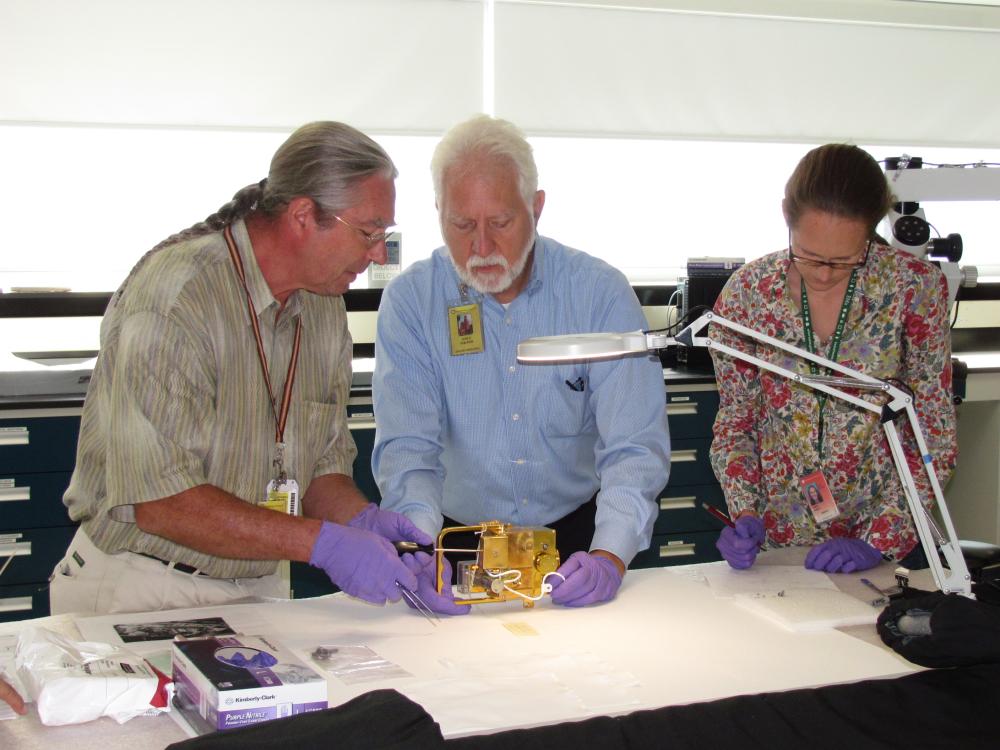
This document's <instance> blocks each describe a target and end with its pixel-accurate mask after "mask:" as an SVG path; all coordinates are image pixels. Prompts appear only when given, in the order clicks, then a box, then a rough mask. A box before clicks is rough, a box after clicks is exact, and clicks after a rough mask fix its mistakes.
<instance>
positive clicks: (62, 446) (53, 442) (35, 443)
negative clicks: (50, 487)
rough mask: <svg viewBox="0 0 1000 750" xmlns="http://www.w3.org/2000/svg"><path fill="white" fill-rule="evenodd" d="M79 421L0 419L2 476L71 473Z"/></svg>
mask: <svg viewBox="0 0 1000 750" xmlns="http://www.w3.org/2000/svg"><path fill="white" fill-rule="evenodd" d="M79 433H80V418H79V417H32V418H29V419H0V472H14V471H16V472H35V471H72V470H73V465H74V464H75V463H76V439H77V436H78V435H79Z"/></svg>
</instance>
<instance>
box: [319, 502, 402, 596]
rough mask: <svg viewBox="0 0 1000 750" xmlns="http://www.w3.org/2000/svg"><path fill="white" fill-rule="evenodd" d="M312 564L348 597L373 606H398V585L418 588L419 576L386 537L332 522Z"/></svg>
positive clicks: (321, 533)
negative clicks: (401, 559) (410, 568)
mask: <svg viewBox="0 0 1000 750" xmlns="http://www.w3.org/2000/svg"><path fill="white" fill-rule="evenodd" d="M309 564H310V565H312V566H313V567H314V568H320V569H322V570H323V571H324V572H325V573H326V574H327V575H328V576H330V580H331V581H333V582H334V583H335V584H337V586H339V587H340V588H341V589H342V590H343V591H344V593H346V594H350V595H351V596H356V597H358V598H359V599H364V600H365V601H369V602H371V603H372V604H385V602H386V601H387V600H388V601H390V602H398V601H399V597H400V593H399V587H398V586H396V581H399V582H400V583H401V584H402V585H404V586H406V587H407V588H408V589H413V588H415V587H416V585H417V578H416V576H415V575H413V573H411V572H410V570H409V568H407V567H406V566H405V565H403V563H402V562H400V559H399V553H398V552H396V548H395V547H393V546H392V544H391V543H390V542H389V541H388V540H387V539H385V537H382V536H379V535H378V534H373V533H372V532H370V531H365V530H364V529H355V528H351V527H350V526H341V525H340V524H337V523H330V522H329V521H324V522H323V526H322V527H321V528H320V530H319V536H318V537H316V543H315V544H314V545H313V548H312V553H311V554H310V555H309Z"/></svg>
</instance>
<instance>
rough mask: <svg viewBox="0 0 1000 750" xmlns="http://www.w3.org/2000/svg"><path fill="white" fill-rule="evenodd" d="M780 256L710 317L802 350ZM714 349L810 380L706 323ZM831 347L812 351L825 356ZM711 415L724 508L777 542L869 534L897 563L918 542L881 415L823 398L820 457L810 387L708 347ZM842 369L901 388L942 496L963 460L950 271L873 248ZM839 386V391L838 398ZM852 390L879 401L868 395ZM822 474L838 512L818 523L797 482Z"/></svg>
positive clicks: (918, 468)
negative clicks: (757, 520)
mask: <svg viewBox="0 0 1000 750" xmlns="http://www.w3.org/2000/svg"><path fill="white" fill-rule="evenodd" d="M788 263H789V261H788V253H787V251H784V250H783V251H780V252H777V253H772V254H770V255H767V256H764V257H763V258H759V259H757V260H755V261H752V262H750V263H747V264H746V265H744V266H743V267H741V268H740V269H738V270H737V271H736V272H735V273H734V274H733V275H732V277H731V278H730V279H729V281H728V283H727V284H726V287H725V288H724V289H723V291H722V294H721V295H720V296H719V299H718V301H717V302H716V305H715V312H716V313H717V314H718V315H720V316H722V317H724V318H726V319H728V320H732V321H734V322H737V323H742V324H744V325H746V326H748V327H750V328H753V329H754V330H756V331H759V332H761V333H765V334H767V335H769V336H772V337H774V338H777V339H780V340H782V341H787V342H788V343H790V344H793V345H795V346H798V347H801V348H806V347H805V336H804V334H803V326H802V315H801V311H800V307H801V303H800V301H799V299H798V298H797V295H796V298H795V299H793V298H792V297H793V295H792V294H791V293H790V291H789V288H788V285H787V283H786V276H785V274H786V271H787V268H788ZM712 334H713V336H714V337H716V338H717V339H718V340H720V341H721V342H723V343H726V344H728V345H730V346H732V347H733V348H735V349H740V350H741V351H746V352H748V353H751V354H753V355H755V356H757V357H759V358H761V359H764V360H766V361H769V362H773V363H775V364H780V365H781V366H783V367H785V368H787V369H789V370H793V371H797V372H801V373H802V374H804V375H808V374H809V363H808V362H807V361H806V360H804V359H802V358H801V357H796V356H794V355H792V354H788V353H786V352H783V351H781V350H780V349H777V348H775V347H773V346H769V345H766V344H761V343H757V342H754V341H751V340H749V339H747V338H745V337H741V336H740V335H739V334H737V333H735V332H732V331H730V330H729V329H723V328H721V327H720V326H715V327H713V328H712ZM828 347H829V341H822V342H817V344H816V348H817V353H819V354H820V355H825V353H826V352H827V351H828ZM712 357H713V360H714V363H715V371H716V377H717V380H718V384H719V397H720V404H719V413H718V416H717V417H716V420H715V439H714V441H713V443H712V450H711V457H712V466H713V468H714V470H715V474H716V476H717V477H718V479H719V482H720V483H721V485H722V488H723V491H724V492H725V495H726V502H727V504H728V505H729V511H730V513H731V514H732V515H733V516H734V517H735V516H736V515H737V514H738V513H739V512H740V511H743V510H752V511H754V512H756V513H757V514H758V515H760V516H761V517H762V518H763V520H764V526H765V528H766V530H767V539H768V542H769V544H770V545H772V546H790V545H803V546H804V545H814V544H817V543H819V542H821V541H824V540H825V539H828V538H830V537H854V538H859V539H864V540H865V541H867V542H868V543H869V544H871V545H872V546H873V547H875V548H876V549H877V550H879V551H881V552H882V553H883V554H884V555H886V556H887V557H889V558H892V559H895V560H899V559H901V558H902V557H904V556H905V555H906V554H907V553H908V552H909V551H910V550H911V549H913V547H914V546H916V544H917V542H918V538H917V535H916V530H915V528H914V526H913V523H912V520H911V519H910V513H909V509H908V507H907V503H906V497H905V495H904V494H903V489H902V486H901V485H900V482H899V478H898V476H897V474H896V470H895V467H894V465H893V462H892V456H891V453H890V450H889V443H888V441H887V440H886V437H885V433H884V432H883V429H882V427H881V424H880V423H879V418H878V415H877V414H875V413H874V412H869V411H867V410H865V409H860V408H859V407H857V406H853V405H851V404H850V403H848V402H847V401H844V400H843V399H839V398H837V397H835V396H830V397H828V398H827V400H826V406H825V407H824V409H823V424H824V427H823V455H822V456H820V455H819V454H818V434H819V432H818V425H819V413H820V412H819V404H818V401H817V398H816V396H817V392H816V391H814V390H813V389H811V388H809V387H807V386H804V385H798V384H795V383H793V382H792V381H790V380H788V379H787V378H783V377H781V376H780V375H775V374H772V373H769V372H766V371H765V372H760V371H759V370H758V368H756V367H754V366H753V365H750V364H747V363H744V362H740V361H737V360H734V359H733V358H732V357H729V356H727V355H725V354H721V353H718V352H716V351H715V350H712ZM838 362H840V363H841V364H843V365H845V366H847V367H850V368H852V369H855V370H860V371H861V372H865V373H867V374H869V375H871V376H873V377H876V378H880V379H883V380H886V379H897V380H898V381H900V382H901V383H903V384H905V386H907V387H908V388H909V389H911V390H912V391H913V393H914V399H915V400H914V405H915V407H916V412H917V416H918V418H919V420H920V425H921V428H922V429H923V432H924V439H925V441H926V442H927V448H928V451H929V452H930V454H931V456H933V458H934V470H935V472H936V473H937V477H938V481H939V483H940V484H941V486H942V487H943V486H944V484H945V483H946V482H947V481H948V478H949V477H950V476H951V473H952V471H953V470H954V467H955V460H956V458H957V454H958V448H957V436H956V424H955V408H954V405H953V403H952V393H951V341H950V335H949V327H948V297H947V286H946V282H945V279H944V276H943V275H942V274H941V272H940V270H938V269H937V268H936V267H935V266H932V265H931V264H929V263H926V262H924V261H922V260H919V259H917V258H915V257H913V256H911V255H909V254H907V253H903V252H896V251H894V250H893V249H892V248H889V247H886V246H884V245H874V246H873V247H872V251H871V254H870V256H869V258H868V262H867V264H866V265H865V266H863V267H862V268H861V269H859V271H858V274H857V290H856V292H855V294H854V300H853V303H852V305H851V309H850V312H849V314H848V317H847V321H846V324H845V327H844V335H843V341H842V343H841V346H840V353H839V355H838ZM845 390H846V389H845ZM850 392H851V393H853V394H855V395H857V396H859V397H861V398H864V399H866V400H872V401H875V400H877V399H878V398H879V395H877V394H874V393H873V392H871V391H855V390H851V391H850ZM896 426H897V429H898V430H899V435H900V440H901V441H902V442H903V447H904V451H905V453H906V456H907V459H908V461H909V464H910V469H911V471H912V473H913V476H914V479H915V482H916V485H917V489H918V491H919V492H920V496H921V497H922V498H924V499H925V502H926V503H928V504H929V505H930V504H932V503H933V497H934V496H933V493H932V491H931V489H930V482H929V480H928V479H927V475H926V473H925V471H924V470H923V467H922V463H921V460H920V457H919V451H918V450H917V447H916V440H915V439H914V438H913V435H912V433H911V431H910V429H909V426H908V425H907V424H906V420H905V418H904V419H901V420H897V421H896ZM817 469H819V470H821V471H822V472H823V475H824V476H825V477H826V481H827V482H828V483H829V486H830V489H831V491H832V493H833V496H834V498H835V500H836V502H837V506H838V508H839V510H840V515H839V516H838V517H837V518H835V519H833V520H831V521H829V522H827V523H824V524H817V523H816V522H815V520H814V519H813V515H812V513H811V512H810V510H809V506H808V503H807V502H806V500H805V499H804V498H803V496H802V493H801V488H800V484H799V480H800V479H801V478H802V477H803V476H804V475H806V474H808V473H810V472H812V471H814V470H817Z"/></svg>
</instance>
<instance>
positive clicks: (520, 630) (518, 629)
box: [503, 622, 538, 638]
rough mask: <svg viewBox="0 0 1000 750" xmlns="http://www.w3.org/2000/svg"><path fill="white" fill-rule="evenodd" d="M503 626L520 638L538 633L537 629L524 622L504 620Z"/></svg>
mask: <svg viewBox="0 0 1000 750" xmlns="http://www.w3.org/2000/svg"><path fill="white" fill-rule="evenodd" d="M503 626H504V627H505V628H507V630H509V631H510V632H511V633H513V634H514V635H516V636H518V637H520V638H524V637H526V636H529V635H538V631H537V630H535V629H534V628H533V627H532V626H531V625H529V624H528V623H526V622H505V623H504V624H503Z"/></svg>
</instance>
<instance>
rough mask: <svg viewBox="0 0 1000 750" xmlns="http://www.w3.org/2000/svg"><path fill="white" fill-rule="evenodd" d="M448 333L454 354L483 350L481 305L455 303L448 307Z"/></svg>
mask: <svg viewBox="0 0 1000 750" xmlns="http://www.w3.org/2000/svg"><path fill="white" fill-rule="evenodd" d="M448 333H449V335H450V337H451V353H452V356H457V355H459V354H475V353H477V352H481V351H483V328H482V321H481V320H480V317H479V305H477V304H475V303H472V304H469V305H455V306H454V307H449V308H448Z"/></svg>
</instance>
